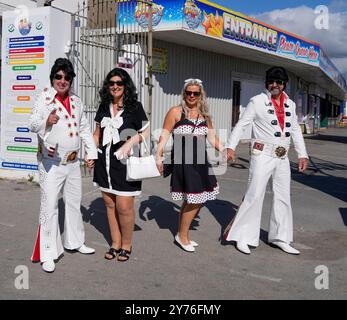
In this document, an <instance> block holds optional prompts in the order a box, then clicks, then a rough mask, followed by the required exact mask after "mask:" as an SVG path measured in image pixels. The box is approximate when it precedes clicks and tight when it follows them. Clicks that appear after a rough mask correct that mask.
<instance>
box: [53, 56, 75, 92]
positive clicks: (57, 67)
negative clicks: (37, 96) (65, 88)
mask: <svg viewBox="0 0 347 320" xmlns="http://www.w3.org/2000/svg"><path fill="white" fill-rule="evenodd" d="M59 71H63V72H64V73H65V74H66V75H67V76H70V77H71V79H72V80H71V83H70V86H71V85H72V82H73V78H74V77H76V74H75V72H74V69H73V66H72V63H71V61H70V60H68V59H66V58H58V59H57V60H55V62H54V65H53V67H52V69H51V74H50V76H49V79H50V80H51V85H53V79H54V76H55V75H56V74H57V72H59Z"/></svg>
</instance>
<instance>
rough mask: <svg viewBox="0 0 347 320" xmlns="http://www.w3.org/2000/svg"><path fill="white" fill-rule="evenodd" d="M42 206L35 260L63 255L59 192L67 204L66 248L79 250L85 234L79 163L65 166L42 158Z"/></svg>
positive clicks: (42, 260) (44, 259)
mask: <svg viewBox="0 0 347 320" xmlns="http://www.w3.org/2000/svg"><path fill="white" fill-rule="evenodd" d="M39 175H40V187H41V206H40V227H39V231H38V236H37V240H36V246H35V249H34V253H33V256H32V260H33V261H41V262H44V261H47V260H49V259H54V260H55V259H58V257H59V256H60V255H61V254H62V253H63V252H64V249H63V244H62V240H61V236H60V228H59V219H58V200H59V193H60V191H61V190H63V200H64V203H65V223H64V247H65V248H66V249H69V250H73V249H77V248H79V247H80V246H82V245H83V244H84V240H85V233H84V225H83V221H82V214H81V209H80V207H81V198H82V180H81V170H80V162H79V161H75V162H72V163H68V164H66V165H59V163H58V162H56V161H52V160H49V159H43V160H42V162H41V163H40V164H39Z"/></svg>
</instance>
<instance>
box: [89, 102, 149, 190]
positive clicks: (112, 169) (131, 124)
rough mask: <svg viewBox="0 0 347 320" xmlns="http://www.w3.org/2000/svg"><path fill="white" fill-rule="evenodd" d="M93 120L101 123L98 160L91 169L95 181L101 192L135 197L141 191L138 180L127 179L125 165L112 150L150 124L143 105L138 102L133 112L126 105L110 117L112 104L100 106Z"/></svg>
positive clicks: (115, 149) (114, 150)
mask: <svg viewBox="0 0 347 320" xmlns="http://www.w3.org/2000/svg"><path fill="white" fill-rule="evenodd" d="M94 120H95V121H96V122H98V123H100V137H99V148H98V160H97V161H96V163H95V168H94V179H93V181H94V183H95V184H96V185H98V186H99V187H100V190H101V191H103V192H108V193H112V194H116V195H120V196H138V195H140V194H141V181H131V182H130V181H127V180H126V164H125V161H124V160H118V159H117V157H116V156H115V155H114V153H115V152H116V151H117V150H118V149H119V148H120V147H121V146H122V145H123V144H124V143H125V140H127V138H130V137H132V136H134V135H135V134H137V133H138V132H141V131H143V130H145V129H146V128H147V127H148V126H149V121H148V119H147V116H146V113H145V111H144V110H143V107H142V104H141V103H140V102H138V103H137V105H136V109H135V110H134V111H129V109H128V108H127V106H125V107H124V109H123V110H121V111H118V113H117V114H116V115H115V116H113V110H112V104H111V105H109V106H105V105H100V106H99V109H98V111H97V113H96V116H95V119H94Z"/></svg>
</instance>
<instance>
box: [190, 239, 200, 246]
mask: <svg viewBox="0 0 347 320" xmlns="http://www.w3.org/2000/svg"><path fill="white" fill-rule="evenodd" d="M190 244H191V245H192V246H193V247H197V246H198V245H199V244H198V243H197V242H195V241H193V240H190Z"/></svg>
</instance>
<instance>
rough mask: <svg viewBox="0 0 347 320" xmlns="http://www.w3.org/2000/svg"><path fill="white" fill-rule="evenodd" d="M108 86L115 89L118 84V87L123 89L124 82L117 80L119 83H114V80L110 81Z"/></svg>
mask: <svg viewBox="0 0 347 320" xmlns="http://www.w3.org/2000/svg"><path fill="white" fill-rule="evenodd" d="M108 84H109V85H110V87H113V86H114V85H115V84H116V85H117V86H118V87H122V86H124V81H122V80H117V81H112V80H110V81H109V82H108Z"/></svg>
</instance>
